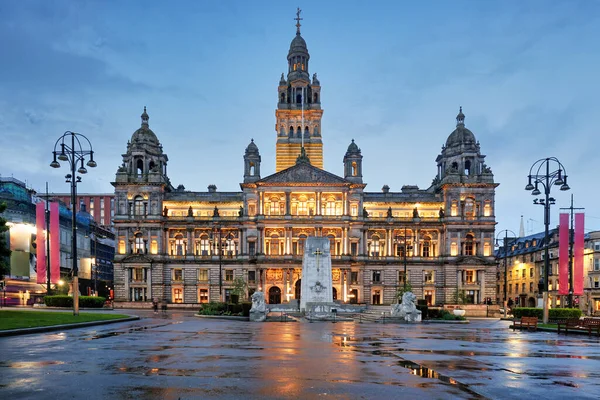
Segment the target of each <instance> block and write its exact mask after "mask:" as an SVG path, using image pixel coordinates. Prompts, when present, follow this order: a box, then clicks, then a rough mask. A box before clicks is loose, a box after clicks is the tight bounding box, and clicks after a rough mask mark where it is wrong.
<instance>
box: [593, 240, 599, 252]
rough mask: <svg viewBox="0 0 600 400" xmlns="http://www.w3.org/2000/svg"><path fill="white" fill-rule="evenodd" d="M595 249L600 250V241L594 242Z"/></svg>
mask: <svg viewBox="0 0 600 400" xmlns="http://www.w3.org/2000/svg"><path fill="white" fill-rule="evenodd" d="M594 250H595V251H600V242H594Z"/></svg>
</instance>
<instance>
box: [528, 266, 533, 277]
mask: <svg viewBox="0 0 600 400" xmlns="http://www.w3.org/2000/svg"><path fill="white" fill-rule="evenodd" d="M529 277H530V278H533V268H529Z"/></svg>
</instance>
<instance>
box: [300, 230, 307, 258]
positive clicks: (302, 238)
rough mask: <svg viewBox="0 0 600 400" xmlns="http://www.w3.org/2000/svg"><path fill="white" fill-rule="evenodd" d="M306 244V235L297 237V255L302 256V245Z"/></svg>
mask: <svg viewBox="0 0 600 400" xmlns="http://www.w3.org/2000/svg"><path fill="white" fill-rule="evenodd" d="M305 243H306V235H304V234H302V235H300V236H298V255H302V254H304V245H305Z"/></svg>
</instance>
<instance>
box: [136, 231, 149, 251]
mask: <svg viewBox="0 0 600 400" xmlns="http://www.w3.org/2000/svg"><path fill="white" fill-rule="evenodd" d="M134 241H135V242H134V249H135V252H136V253H138V254H143V253H145V252H146V242H145V241H144V237H143V236H142V233H141V232H138V233H136V234H135V236H134Z"/></svg>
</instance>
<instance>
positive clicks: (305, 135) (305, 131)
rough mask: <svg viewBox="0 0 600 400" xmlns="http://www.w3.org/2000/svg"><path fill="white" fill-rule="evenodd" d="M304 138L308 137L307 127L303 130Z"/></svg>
mask: <svg viewBox="0 0 600 400" xmlns="http://www.w3.org/2000/svg"><path fill="white" fill-rule="evenodd" d="M304 137H310V133H309V132H308V126H307V127H306V128H304Z"/></svg>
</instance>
